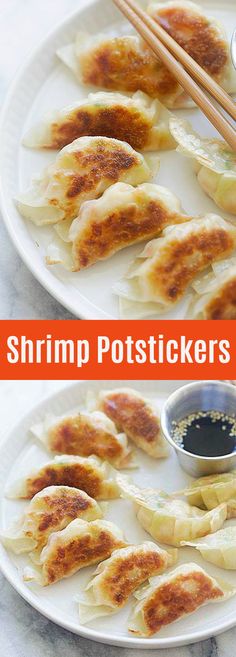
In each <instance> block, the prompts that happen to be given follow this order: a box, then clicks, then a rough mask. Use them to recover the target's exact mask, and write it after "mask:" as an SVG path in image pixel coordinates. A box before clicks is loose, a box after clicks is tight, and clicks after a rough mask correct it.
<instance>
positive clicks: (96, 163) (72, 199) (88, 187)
mask: <svg viewBox="0 0 236 657" xmlns="http://www.w3.org/2000/svg"><path fill="white" fill-rule="evenodd" d="M139 163H140V156H139V155H138V154H137V153H136V152H135V151H133V152H132V151H131V150H130V149H129V150H128V146H127V147H126V146H125V145H122V144H119V142H114V141H113V142H109V141H105V142H104V141H103V139H101V140H99V138H98V139H97V140H96V142H94V141H93V142H92V144H91V145H87V146H86V147H85V150H84V151H83V150H82V149H81V150H78V151H74V152H70V153H68V164H67V168H65V169H63V168H60V164H59V168H58V169H57V170H56V172H55V173H54V174H53V176H52V182H53V184H54V185H55V187H56V188H57V187H58V189H60V190H62V191H63V196H62V197H61V198H53V197H51V198H49V199H48V203H49V205H53V206H56V207H58V208H60V209H62V210H63V211H64V212H65V213H66V218H67V219H74V218H75V217H76V215H77V214H78V210H79V208H80V205H81V203H82V202H83V201H84V200H86V199H87V198H89V194H90V192H93V198H96V197H97V196H98V195H99V194H98V193H97V187H98V186H99V182H100V181H101V180H104V179H105V180H106V181H108V182H110V184H112V183H115V182H117V181H118V180H119V179H120V177H121V176H122V174H125V173H127V172H128V171H129V169H131V168H132V167H133V166H137V165H138V164H139Z"/></svg>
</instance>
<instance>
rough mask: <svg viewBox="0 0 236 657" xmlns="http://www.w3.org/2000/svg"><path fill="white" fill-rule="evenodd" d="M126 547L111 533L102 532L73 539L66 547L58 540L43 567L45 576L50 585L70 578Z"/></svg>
mask: <svg viewBox="0 0 236 657" xmlns="http://www.w3.org/2000/svg"><path fill="white" fill-rule="evenodd" d="M123 546H124V541H121V540H118V539H116V538H114V536H112V534H111V532H107V531H106V530H104V529H103V530H102V531H100V532H98V533H97V535H96V536H95V537H93V536H91V535H89V533H88V534H86V535H85V536H78V537H76V538H73V539H71V540H70V541H68V542H67V543H66V544H65V545H63V544H61V545H60V539H59V538H58V541H57V543H55V547H54V550H53V549H52V548H51V550H50V557H48V559H47V561H46V563H45V564H44V566H43V575H44V578H45V580H46V582H47V583H48V584H52V583H53V582H56V581H58V580H59V579H62V578H63V577H68V576H69V575H72V574H73V573H75V572H77V571H78V570H80V568H84V567H85V566H89V565H92V564H94V563H97V562H98V561H103V559H107V558H108V557H109V556H110V555H111V553H112V551H113V550H115V549H118V548H120V547H123Z"/></svg>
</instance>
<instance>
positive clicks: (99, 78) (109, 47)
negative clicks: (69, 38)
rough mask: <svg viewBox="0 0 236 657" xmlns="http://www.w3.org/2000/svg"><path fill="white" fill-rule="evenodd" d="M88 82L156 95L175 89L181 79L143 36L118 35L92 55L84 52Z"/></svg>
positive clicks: (83, 60)
mask: <svg viewBox="0 0 236 657" xmlns="http://www.w3.org/2000/svg"><path fill="white" fill-rule="evenodd" d="M80 64H81V68H82V77H83V82H84V83H85V84H92V85H95V86H98V87H103V88H105V89H111V90H115V91H117V90H125V91H133V92H134V91H138V90H141V91H144V92H145V93H147V94H148V95H149V96H151V97H153V98H159V97H160V98H164V97H165V96H168V94H172V93H175V92H176V91H177V89H178V82H177V81H176V79H175V78H174V77H173V76H172V74H171V73H170V72H169V71H168V70H167V69H166V68H165V67H164V66H163V64H162V62H161V61H160V60H159V59H157V57H156V56H155V55H154V54H153V53H152V51H151V50H150V49H149V48H148V47H147V46H146V45H145V44H144V43H143V42H142V41H141V40H140V42H134V41H133V40H132V41H131V39H130V38H129V37H116V38H115V39H110V40H108V41H106V42H105V43H102V44H99V45H98V46H97V47H95V48H94V49H93V50H92V53H91V54H90V55H87V54H86V53H85V55H83V54H81V55H80Z"/></svg>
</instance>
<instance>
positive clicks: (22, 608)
mask: <svg viewBox="0 0 236 657" xmlns="http://www.w3.org/2000/svg"><path fill="white" fill-rule="evenodd" d="M70 383H71V382H70V381H68V382H66V383H65V382H64V381H45V382H44V381H20V382H14V381H13V382H12V381H4V382H0V398H1V437H0V441H1V440H2V439H4V436H5V435H6V433H7V432H8V431H9V430H10V429H11V428H12V426H13V425H14V424H15V422H16V421H17V419H19V418H20V417H22V416H23V415H24V414H25V413H26V412H27V411H29V410H30V409H31V408H32V407H33V405H34V404H35V403H36V402H39V401H41V399H42V398H44V397H45V396H47V395H48V394H51V393H52V392H56V391H57V390H59V389H61V388H63V387H65V386H66V385H69V384H70ZM13 409H14V412H13ZM206 613H207V611H206ZM0 637H1V645H0V655H1V656H2V657H32V655H33V657H55V655H57V656H59V655H60V656H62V655H63V656H64V657H95V656H96V657H133V656H134V654H135V653H134V651H133V650H128V649H125V648H116V647H111V646H106V645H103V644H100V643H95V642H93V641H88V640H87V639H83V638H80V637H78V636H75V635H74V634H71V633H70V632H68V631H66V630H63V629H62V628H60V627H58V626H57V625H55V624H54V623H52V622H50V621H49V620H47V619H46V618H44V617H43V616H41V615H40V614H39V613H38V612H37V611H35V610H34V609H33V608H31V607H30V606H29V604H28V603H26V602H24V600H23V599H22V598H21V597H20V596H19V595H18V594H17V593H16V592H15V591H14V589H13V588H12V587H11V586H10V584H8V582H7V581H6V580H5V579H4V577H2V576H1V575H0ZM234 641H235V643H236V627H235V629H232V630H229V631H228V632H225V633H224V634H221V635H219V636H217V637H216V638H214V637H213V638H212V639H208V640H206V641H203V642H201V643H197V644H194V645H191V646H183V647H181V648H176V649H175V648H173V649H172V650H155V651H151V652H148V653H147V651H144V650H141V651H140V652H139V653H138V657H145V655H147V654H149V655H156V657H167V656H168V655H169V654H170V655H171V657H233V655H234V654H235V643H234Z"/></svg>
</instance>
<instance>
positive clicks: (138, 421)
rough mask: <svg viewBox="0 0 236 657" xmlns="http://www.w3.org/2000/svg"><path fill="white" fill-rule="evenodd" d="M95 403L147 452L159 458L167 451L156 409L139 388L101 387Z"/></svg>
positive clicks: (120, 429) (166, 453)
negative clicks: (103, 388) (106, 388)
mask: <svg viewBox="0 0 236 657" xmlns="http://www.w3.org/2000/svg"><path fill="white" fill-rule="evenodd" d="M97 404H98V408H99V409H100V410H101V411H103V413H106V415H108V417H109V418H110V419H111V420H112V421H113V422H114V423H115V425H116V427H117V429H118V430H119V431H124V432H125V433H126V435H127V436H128V438H130V440H132V441H133V442H134V443H135V444H136V445H137V447H140V449H142V450H143V451H144V452H146V453H147V454H149V456H152V457H154V458H162V457H165V456H167V455H168V453H169V450H168V445H167V442H166V440H165V438H164V437H163V436H162V434H161V427H160V420H159V417H158V414H157V411H156V410H155V408H154V406H153V404H152V403H151V402H150V401H148V400H146V399H145V398H144V397H143V395H141V394H140V393H139V392H137V391H136V390H132V388H116V389H115V390H105V391H102V392H100V394H99V396H98V402H97Z"/></svg>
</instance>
